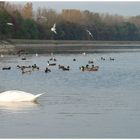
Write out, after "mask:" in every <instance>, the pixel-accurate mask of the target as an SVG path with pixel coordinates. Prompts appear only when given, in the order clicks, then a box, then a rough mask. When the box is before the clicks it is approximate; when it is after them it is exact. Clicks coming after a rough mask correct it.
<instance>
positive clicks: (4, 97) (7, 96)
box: [0, 90, 42, 102]
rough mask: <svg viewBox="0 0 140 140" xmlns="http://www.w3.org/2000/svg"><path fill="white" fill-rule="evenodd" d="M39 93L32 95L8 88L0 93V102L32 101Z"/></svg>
mask: <svg viewBox="0 0 140 140" xmlns="http://www.w3.org/2000/svg"><path fill="white" fill-rule="evenodd" d="M41 95H42V94H37V95H33V94H31V93H27V92H24V91H19V90H9V91H5V92H2V93H0V102H34V101H36V100H37V98H38V97H39V96H41Z"/></svg>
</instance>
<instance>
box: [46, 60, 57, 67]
mask: <svg viewBox="0 0 140 140" xmlns="http://www.w3.org/2000/svg"><path fill="white" fill-rule="evenodd" d="M55 65H56V63H51V64H50V62H49V61H48V66H55Z"/></svg>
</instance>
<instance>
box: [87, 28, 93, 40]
mask: <svg viewBox="0 0 140 140" xmlns="http://www.w3.org/2000/svg"><path fill="white" fill-rule="evenodd" d="M86 31H87V32H88V34H89V35H90V36H91V37H92V38H93V35H92V33H91V32H90V31H89V30H86Z"/></svg>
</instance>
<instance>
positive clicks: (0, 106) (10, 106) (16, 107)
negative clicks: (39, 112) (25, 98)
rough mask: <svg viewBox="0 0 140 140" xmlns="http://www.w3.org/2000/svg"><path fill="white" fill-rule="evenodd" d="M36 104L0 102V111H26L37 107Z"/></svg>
mask: <svg viewBox="0 0 140 140" xmlns="http://www.w3.org/2000/svg"><path fill="white" fill-rule="evenodd" d="M38 105H39V104H38V102H0V110H8V111H21V112H22V111H27V110H33V109H34V108H36V107H37V106H38Z"/></svg>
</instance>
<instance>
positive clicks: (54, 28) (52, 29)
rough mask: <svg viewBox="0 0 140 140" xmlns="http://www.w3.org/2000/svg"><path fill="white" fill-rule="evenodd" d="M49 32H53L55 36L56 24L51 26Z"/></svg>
mask: <svg viewBox="0 0 140 140" xmlns="http://www.w3.org/2000/svg"><path fill="white" fill-rule="evenodd" d="M51 31H52V32H54V33H55V34H57V32H56V24H54V25H53V27H52V28H51Z"/></svg>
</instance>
